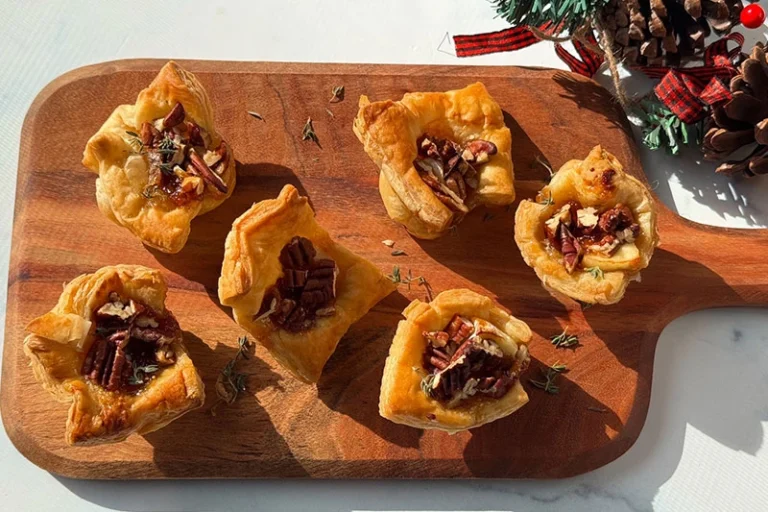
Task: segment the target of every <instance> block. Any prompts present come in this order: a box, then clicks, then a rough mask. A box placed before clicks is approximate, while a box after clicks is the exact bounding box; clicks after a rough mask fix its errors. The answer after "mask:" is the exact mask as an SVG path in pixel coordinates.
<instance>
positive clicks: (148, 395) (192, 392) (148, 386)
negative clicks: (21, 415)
mask: <svg viewBox="0 0 768 512" xmlns="http://www.w3.org/2000/svg"><path fill="white" fill-rule="evenodd" d="M166 289H167V288H166V285H165V281H164V280H163V277H162V275H161V274H160V272H158V271H157V270H152V269H149V268H146V267H140V266H132V265H117V266H114V267H104V268H101V269H99V270H98V271H96V272H94V273H93V274H84V275H81V276H79V277H77V278H75V279H74V280H72V282H70V283H69V284H67V285H66V286H65V287H64V292H63V293H62V294H61V297H59V302H58V303H57V304H56V306H55V307H54V308H53V309H52V310H51V311H50V312H48V313H46V314H44V315H43V316H41V317H39V318H36V319H34V320H32V321H31V322H30V323H29V325H28V326H27V331H28V332H29V333H30V334H29V335H28V336H27V338H26V339H25V340H24V353H25V354H26V355H27V357H29V360H30V363H31V366H32V369H33V370H34V373H35V377H36V378H37V380H38V381H40V382H41V383H42V385H43V387H44V388H45V389H47V390H48V391H50V392H51V393H52V394H53V395H54V396H55V397H56V398H58V399H59V400H60V401H62V402H72V405H71V407H70V409H69V417H68V419H67V427H66V441H67V443H68V444H70V445H88V444H99V443H111V442H117V441H122V440H124V439H125V438H126V437H128V436H129V435H130V434H133V433H136V434H146V433H148V432H152V431H154V430H157V429H159V428H162V427H164V426H165V425H167V424H168V423H170V422H172V421H173V420H175V419H176V418H178V417H180V416H181V415H183V414H184V413H186V412H188V411H190V410H192V409H195V408H196V407H199V406H201V405H202V404H203V401H204V399H205V393H204V391H203V382H202V381H201V380H200V377H199V376H198V374H197V371H196V370H195V367H194V365H193V364H192V360H191V359H190V357H189V355H188V354H187V351H186V349H185V348H184V344H183V342H182V333H181V330H180V328H179V324H178V322H177V321H176V319H175V318H174V316H173V314H172V313H171V312H170V311H168V310H167V309H166V308H165V295H166Z"/></svg>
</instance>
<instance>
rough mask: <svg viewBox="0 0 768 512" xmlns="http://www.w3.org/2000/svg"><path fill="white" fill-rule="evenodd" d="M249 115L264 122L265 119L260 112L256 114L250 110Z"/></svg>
mask: <svg viewBox="0 0 768 512" xmlns="http://www.w3.org/2000/svg"><path fill="white" fill-rule="evenodd" d="M248 115H250V116H251V117H255V118H256V119H258V120H259V121H264V117H263V116H262V115H261V114H259V113H258V112H254V111H253V110H249V111H248Z"/></svg>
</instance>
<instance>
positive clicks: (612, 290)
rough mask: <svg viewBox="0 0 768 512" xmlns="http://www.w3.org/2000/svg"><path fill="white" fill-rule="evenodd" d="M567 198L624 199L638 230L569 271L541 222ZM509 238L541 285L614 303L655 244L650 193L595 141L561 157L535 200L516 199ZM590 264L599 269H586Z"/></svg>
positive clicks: (603, 205)
mask: <svg viewBox="0 0 768 512" xmlns="http://www.w3.org/2000/svg"><path fill="white" fill-rule="evenodd" d="M570 200H575V201H578V202H580V203H581V204H582V205H584V206H585V207H586V206H592V207H595V208H596V209H598V210H601V209H607V208H612V207H614V206H615V205H617V204H619V203H621V204H623V205H626V206H627V207H629V209H630V210H631V211H632V214H633V215H634V218H635V222H637V224H639V226H640V235H639V236H638V237H637V238H636V239H635V240H634V242H633V243H631V244H625V245H623V246H622V247H621V248H620V249H619V250H618V251H616V253H615V254H613V255H612V256H611V257H610V258H599V259H598V258H595V257H594V256H590V255H587V256H585V257H584V261H583V262H582V268H577V269H576V270H575V271H574V272H573V273H571V274H569V273H568V272H567V271H566V269H565V267H564V266H563V262H562V255H561V254H560V253H559V252H557V251H555V250H553V249H551V248H548V247H547V244H546V235H545V233H544V223H545V222H546V221H547V219H550V218H551V217H552V216H553V215H555V213H556V212H557V211H558V210H559V208H560V207H561V205H563V204H564V203H566V202H567V201H570ZM515 241H516V242H517V246H518V247H519V248H520V252H521V253H522V255H523V259H524V260H525V262H526V264H528V266H530V267H532V268H533V269H534V270H535V272H536V275H537V276H538V277H539V279H541V282H542V283H543V285H544V286H545V287H546V288H548V289H551V290H555V291H557V292H560V293H563V294H565V295H567V296H568V297H571V298H572V299H576V300H579V301H581V302H585V303H589V304H595V303H596V304H614V303H616V302H618V301H620V300H621V298H622V297H623V296H624V292H625V291H626V289H627V286H628V285H629V283H630V282H631V281H632V280H636V279H638V276H639V273H640V271H641V270H642V269H644V268H646V267H647V266H648V264H649V262H650V260H651V256H652V255H653V250H654V248H655V247H656V246H657V245H658V244H659V236H658V232H657V229H656V211H655V209H654V204H653V198H652V197H651V193H650V192H649V191H648V189H647V188H646V187H645V185H643V183H642V182H640V181H639V180H638V179H636V178H634V177H633V176H630V175H629V174H627V173H625V172H624V168H623V167H622V165H621V163H619V161H618V160H617V159H616V157H615V156H613V155H612V154H611V153H609V152H607V151H605V150H604V149H603V148H602V147H601V146H596V147H595V148H593V149H592V151H591V152H590V153H589V155H588V156H587V158H586V159H584V160H571V161H569V162H566V163H565V165H563V166H562V167H561V168H560V170H559V171H558V172H557V173H556V174H555V175H554V177H553V178H552V180H551V181H550V183H549V185H547V186H545V187H544V188H543V189H541V191H540V192H539V193H538V196H537V198H536V201H535V202H534V201H530V200H523V201H521V202H520V205H519V206H518V208H517V213H516V214H515ZM595 267H596V268H599V269H600V270H601V272H600V273H596V272H592V273H591V272H589V271H587V270H586V269H588V268H595Z"/></svg>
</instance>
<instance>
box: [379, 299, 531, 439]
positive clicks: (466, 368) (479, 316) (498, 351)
mask: <svg viewBox="0 0 768 512" xmlns="http://www.w3.org/2000/svg"><path fill="white" fill-rule="evenodd" d="M403 316H404V317H405V320H401V321H400V323H399V324H398V326H397V332H396V333H395V337H394V339H393V340H392V346H391V347H390V350H389V356H388V357H387V362H386V365H385V367H384V376H383V377H382V381H381V395H380V398H379V413H380V414H381V416H383V417H384V418H387V419H389V420H391V421H393V422H395V423H400V424H403V425H409V426H411V427H416V428H424V429H438V430H443V431H446V432H449V433H456V432H460V431H463V430H467V429H471V428H475V427H479V426H480V425H484V424H486V423H490V422H492V421H495V420H497V419H499V418H503V417H505V416H507V415H509V414H512V413H513V412H515V411H516V410H517V409H519V408H520V407H522V406H523V405H525V404H526V403H527V402H528V394H527V393H526V392H525V389H523V386H522V384H521V382H520V375H521V373H522V372H523V371H524V370H525V369H526V367H527V366H528V363H529V360H530V357H529V355H528V343H529V342H530V340H531V330H530V329H529V328H528V326H527V325H526V324H525V322H522V321H521V320H518V319H517V318H515V317H513V316H512V315H510V314H509V313H507V312H506V311H504V310H503V309H502V308H500V307H499V306H498V305H496V304H495V303H494V302H493V301H492V300H491V299H490V298H488V297H485V296H483V295H480V294H478V293H475V292H473V291H470V290H464V289H458V290H448V291H445V292H442V293H440V294H439V295H438V296H437V297H435V298H434V300H432V302H430V303H424V302H422V301H420V300H414V301H413V302H411V304H410V305H408V307H406V308H405V310H404V311H403Z"/></svg>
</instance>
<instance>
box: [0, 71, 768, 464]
mask: <svg viewBox="0 0 768 512" xmlns="http://www.w3.org/2000/svg"><path fill="white" fill-rule="evenodd" d="M162 64H163V62H161V61H157V60H133V61H119V62H112V63H106V64H99V65H95V66H90V67H87V68H82V69H78V70H76V71H73V72H71V73H68V74H66V75H64V76H62V77H60V78H58V79H57V80H55V81H54V82H53V83H51V84H50V85H49V86H48V87H46V88H45V89H44V90H43V91H42V92H41V93H40V95H39V96H38V97H37V99H36V100H35V102H34V104H33V105H32V107H31V108H30V110H29V114H28V115H27V119H26V121H25V124H24V129H23V132H22V137H21V156H20V163H19V175H18V185H17V196H16V210H15V221H14V230H13V250H12V254H11V264H10V271H9V278H8V280H9V284H8V311H7V323H6V331H5V351H4V357H3V373H2V393H1V395H0V398H1V399H2V402H1V403H2V417H3V422H4V424H5V428H6V429H7V431H8V434H9V436H10V438H11V440H12V441H13V443H14V444H15V445H16V446H17V447H18V449H19V450H20V451H21V452H22V453H23V454H24V455H25V456H26V457H28V458H29V459H30V460H32V461H33V462H35V463H36V464H38V465H39V466H41V467H43V468H45V469H47V470H49V471H52V472H54V473H58V474H61V475H66V476H70V477H79V478H197V477H202V478H212V477H217V478H219V477H321V478H341V477H352V478H360V477H377V478H417V477H418V478H434V477H521V478H522V477H525V478H552V477H566V476H571V475H576V474H579V473H583V472H586V471H589V470H592V469H595V468H597V467H600V466H602V465H604V464H606V463H608V462H610V461H612V460H614V459H615V458H617V457H619V456H620V455H621V454H622V453H624V452H625V451H626V450H627V449H628V448H629V447H630V446H631V445H632V443H633V442H634V441H635V440H636V439H637V437H638V435H639V433H640V430H641V428H642V426H643V422H644V421H645V416H646V412H647V410H648V401H649V397H650V390H651V380H652V375H651V373H652V369H653V357H654V352H655V348H656V341H657V339H658V336H659V333H660V331H661V330H662V329H663V328H664V326H665V325H666V324H667V323H668V322H669V321H671V320H672V319H674V318H676V317H678V316H680V315H682V314H684V313H687V312H689V311H693V310H696V309H701V308H707V307H717V306H736V305H747V304H749V305H756V304H760V305H764V304H766V303H768V258H767V257H766V254H768V233H766V231H765V230H760V231H740V230H730V229H718V228H712V227H706V226H701V225H698V224H695V223H692V222H688V221H686V220H683V219H682V218H680V217H678V216H677V215H675V214H673V213H671V212H670V211H669V210H668V209H667V208H665V207H664V205H663V204H661V203H659V204H658V208H659V212H660V218H659V226H660V233H661V240H662V246H661V247H660V248H659V249H658V250H657V251H656V253H655V255H654V257H653V261H652V262H651V266H650V268H648V269H647V270H646V271H644V272H643V275H642V282H641V283H633V284H632V285H631V286H630V288H629V290H628V293H627V295H626V297H625V298H624V300H623V301H622V302H621V303H619V304H618V305H614V306H610V307H594V308H591V309H588V310H586V311H582V310H581V308H580V306H579V305H578V304H576V303H574V302H572V301H563V302H560V301H558V300H556V299H555V298H553V297H552V296H550V294H549V293H547V292H546V291H544V289H543V288H542V287H541V285H540V284H539V281H538V279H537V278H536V276H535V275H534V272H533V270H531V269H530V268H528V267H527V266H526V265H525V264H524V263H523V260H522V257H521V256H520V253H519V251H518V249H517V247H516V245H515V243H514V240H513V218H514V207H513V208H510V209H508V210H505V209H501V210H496V211H486V210H482V209H480V210H478V211H475V212H474V213H472V214H471V215H469V216H468V217H467V218H466V219H465V221H464V222H463V223H462V224H461V225H460V226H459V228H458V230H457V232H456V233H455V234H454V235H452V236H446V237H444V238H442V239H440V240H436V241H428V242H427V241H419V240H415V239H413V238H411V237H410V236H408V235H407V234H406V233H405V231H404V230H403V229H402V228H401V227H400V226H398V225H397V224H395V223H394V222H393V221H391V220H390V219H389V218H388V217H387V215H386V212H385V210H384V207H383V205H382V203H381V200H380V198H379V195H378V192H377V174H376V167H375V165H374V164H373V163H372V162H371V161H370V160H369V158H368V157H367V156H366V154H365V153H364V152H363V149H362V147H361V145H360V144H359V143H358V141H357V140H356V139H355V136H354V135H353V133H352V128H351V125H352V119H353V117H354V115H355V114H356V112H357V98H358V96H359V95H360V94H367V95H369V96H370V97H371V98H372V99H374V100H376V99H385V98H392V99H397V98H400V97H401V96H402V94H403V93H405V92H407V91H429V90H436V91H442V90H447V89H454V88H460V87H463V86H465V85H467V84H468V83H470V82H473V81H475V80H481V81H482V82H483V83H485V85H486V86H487V87H488V90H489V91H490V93H491V94H492V95H493V97H494V98H496V100H497V101H498V102H499V104H500V105H501V106H502V108H503V109H504V110H505V112H506V113H507V116H506V118H507V123H508V125H509V127H510V128H511V130H512V141H513V149H512V153H513V158H514V163H515V174H516V178H517V180H516V188H517V191H518V196H519V197H520V198H528V197H532V196H533V195H534V194H535V192H536V191H537V190H538V189H539V188H541V187H542V186H543V178H544V177H545V176H546V175H547V172H546V171H545V170H544V169H543V168H541V167H540V166H537V165H535V164H534V159H535V157H536V156H537V155H541V156H542V157H543V158H545V159H546V160H548V161H549V162H551V164H552V165H553V166H554V167H555V168H558V167H559V166H560V165H561V164H563V163H564V162H565V161H567V160H569V159H571V158H583V157H585V156H586V155H587V153H588V151H589V150H590V148H592V147H593V146H594V145H596V144H598V143H601V144H603V145H604V146H605V148H606V149H608V150H609V151H611V152H613V153H614V154H616V156H617V157H618V158H619V160H620V161H622V162H623V163H624V165H625V166H626V168H627V169H628V170H629V172H631V173H632V174H634V175H635V176H637V177H639V178H640V179H645V178H644V176H643V171H642V169H641V166H640V162H639V160H638V155H637V150H636V147H635V145H634V143H633V141H632V138H631V135H628V133H629V130H628V125H627V123H626V120H625V118H624V116H623V115H622V112H621V111H620V109H619V108H618V107H617V106H616V105H615V104H614V103H613V102H612V101H611V97H610V95H609V94H608V93H607V92H606V91H605V90H604V89H602V88H601V87H600V86H598V85H597V84H595V83H594V82H592V81H589V80H586V79H584V78H581V77H579V76H576V75H572V74H568V73H564V72H560V71H554V70H547V69H527V68H513V67H485V68H479V67H427V66H382V65H316V64H276V63H241V62H198V61H192V62H183V63H182V65H184V66H185V67H187V68H188V69H190V70H191V71H193V72H195V73H196V74H197V75H198V76H199V77H200V79H201V81H202V82H203V83H204V85H205V86H206V88H207V89H208V92H209V94H210V96H211V98H212V100H213V103H214V107H215V111H216V120H217V126H218V128H219V130H220V131H221V133H222V134H223V136H224V137H225V138H226V140H228V141H229V142H230V144H231V145H232V146H233V147H234V150H235V153H236V156H237V160H238V169H237V170H238V184H237V188H236V190H235V192H234V195H233V196H232V198H231V199H229V200H228V201H227V202H225V203H224V204H223V205H222V206H221V207H219V208H218V209H217V210H215V211H213V212H211V213H209V214H207V215H205V216H203V217H200V218H198V219H196V220H195V221H194V223H193V226H192V235H191V237H190V239H189V242H188V244H187V246H186V248H185V249H184V250H183V251H182V252H180V253H179V254H176V255H166V254H162V253H159V252H156V251H153V250H148V249H147V248H145V247H144V246H143V245H142V244H141V243H139V241H138V240H137V239H135V238H134V237H133V236H131V235H130V234H129V233H128V231H126V230H124V229H122V228H119V227H117V226H115V225H114V224H112V223H111V222H109V221H108V220H107V219H106V218H104V217H103V216H102V215H101V214H100V213H99V210H98V208H97V206H96V201H95V197H94V180H95V175H93V174H91V173H89V172H86V170H85V169H84V168H83V167H82V165H81V164H80V159H81V153H82V150H83V147H84V145H85V142H86V140H87V139H88V137H89V136H90V135H92V134H93V133H94V132H95V131H96V130H97V129H98V127H99V126H100V125H101V123H102V122H103V121H104V120H105V119H106V118H107V116H108V115H109V113H110V112H111V111H112V109H113V108H114V107H115V106H116V105H118V104H120V103H132V102H133V101H134V100H135V98H136V94H137V93H138V92H139V90H141V89H142V88H143V87H144V86H146V85H147V84H148V83H149V82H150V81H151V80H152V78H153V76H154V75H155V73H156V72H157V71H158V70H159V69H160V67H161V65H162ZM342 84H343V85H344V86H345V87H346V99H345V100H344V101H343V102H342V103H339V104H333V105H329V103H328V99H329V98H330V91H331V88H332V87H333V86H336V85H342ZM326 109H329V110H331V112H332V113H333V117H331V116H330V115H329V114H328V113H327V112H326ZM246 110H255V111H257V112H260V113H261V114H262V115H263V116H264V119H265V121H264V122H261V121H258V120H256V119H254V118H252V117H250V116H248V115H247V114H246ZM309 116H311V117H312V119H313V120H314V126H315V130H316V132H317V135H318V137H319V140H320V145H321V146H322V147H318V146H316V145H315V144H313V143H311V142H308V141H302V140H301V132H302V127H303V125H304V123H305V121H306V120H307V117H309ZM286 183H293V184H294V185H296V186H297V187H298V188H299V189H300V190H302V191H304V192H305V193H307V194H308V195H309V196H310V197H311V200H312V204H313V205H314V208H315V210H316V212H317V216H318V218H319V221H320V223H321V224H322V225H324V226H325V227H326V228H327V229H328V231H329V232H330V233H331V234H332V236H333V237H334V238H335V239H336V240H338V241H339V242H341V243H343V244H344V245H346V246H347V247H349V248H350V249H352V250H353V251H356V252H357V253H359V254H361V255H363V256H364V257H366V258H368V259H369V260H371V261H373V262H374V263H375V264H376V265H378V266H379V267H380V268H381V269H382V270H383V271H384V272H387V273H390V272H391V271H392V267H393V265H399V266H400V268H401V269H402V270H401V271H402V272H403V273H405V272H406V271H407V270H408V269H411V270H412V272H413V274H414V275H420V276H425V277H426V278H427V279H428V280H429V282H430V283H431V285H432V287H433V288H434V290H435V292H439V291H441V290H445V289H449V288H455V287H468V288H471V289H474V290H477V291H479V292H481V293H486V294H489V295H491V296H494V297H497V299H498V302H499V303H500V304H502V305H503V306H505V307H506V308H509V309H510V310H511V311H512V313H513V314H514V315H516V316H518V317H519V318H521V319H522V320H524V321H526V322H527V323H528V324H529V325H530V326H531V328H532V330H533V331H534V333H535V334H534V336H535V337H534V340H533V342H532V344H531V352H532V356H533V364H532V367H531V368H530V370H529V371H528V375H527V376H528V377H538V374H539V372H540V369H541V368H543V366H544V365H546V364H552V363H554V362H555V361H560V362H563V363H566V364H567V365H568V367H569V368H570V369H571V370H570V372H569V373H567V374H566V375H564V376H562V377H561V379H560V394H559V395H548V394H545V393H544V392H543V391H541V390H538V389H534V388H533V387H532V386H530V385H528V384H527V385H526V387H527V388H528V392H529V394H530V397H531V401H530V403H529V404H528V405H526V406H525V407H523V408H522V409H521V410H520V411H519V412H517V413H516V414H513V415H511V416H509V417H507V418H505V419H502V420H500V421H497V422H495V423H492V424H490V425H486V426H484V427H481V428H478V429H475V430H473V431H471V432H465V433H461V434H457V435H454V436H450V435H447V434H444V433H442V432H435V431H421V430H417V429H413V428H409V427H405V426H401V425H396V424H394V423H390V422H389V421H387V420H384V419H382V418H381V417H379V414H378V406H377V404H378V396H379V383H380V379H381V374H382V369H383V365H384V360H385V357H386V355H387V351H388V348H389V344H390V340H391V339H392V336H393V333H394V330H395V326H396V324H397V322H398V320H399V318H400V316H399V315H400V312H401V311H402V309H403V308H404V307H405V306H406V305H407V304H408V302H409V301H410V300H412V299H414V298H422V297H424V291H423V289H421V288H419V287H413V288H412V289H411V290H408V289H407V288H406V287H404V286H403V287H401V289H400V291H399V293H394V294H392V295H391V296H390V297H388V298H387V299H385V300H384V301H382V302H381V303H380V304H379V305H378V306H377V307H375V308H374V309H373V310H372V311H371V312H370V313H369V314H368V315H366V316H365V317H364V318H363V319H362V320H361V321H360V322H358V323H357V324H355V325H354V326H353V327H352V328H351V329H350V331H349V332H348V333H347V335H346V336H345V337H344V338H343V339H342V340H341V343H340V344H339V347H338V349H337V351H336V353H335V354H334V356H333V357H332V358H331V359H330V361H329V362H328V364H327V366H326V368H325V372H324V374H323V377H322V379H321V381H320V382H319V383H318V385H317V386H316V387H315V386H308V385H304V384H301V383H300V382H297V381H296V380H294V379H293V378H291V377H290V376H289V375H288V374H287V372H285V371H284V370H283V369H282V368H280V366H278V365H277V364H276V363H275V362H274V360H273V359H272V358H271V357H270V356H269V354H268V353H267V352H266V351H265V350H264V349H262V348H261V347H259V348H257V350H256V357H255V358H253V359H251V360H250V361H249V362H246V364H242V365H241V367H242V369H243V371H244V372H245V373H247V374H248V392H247V393H246V394H245V395H244V396H242V397H241V398H240V399H239V400H238V401H237V402H236V403H235V404H234V405H232V406H229V407H227V406H224V407H220V408H219V409H218V414H217V415H216V416H213V415H212V414H211V413H210V407H211V405H212V404H213V403H214V401H215V400H216V394H215V392H214V383H215V381H216V377H217V375H218V373H219V371H220V370H221V368H222V367H223V366H224V365H225V364H226V363H227V361H229V360H230V358H231V357H232V356H233V354H234V352H235V347H236V339H237V337H238V336H239V335H242V334H244V332H243V331H242V330H241V329H240V328H239V327H238V326H237V325H236V324H235V323H234V322H233V321H232V319H231V316H230V311H229V310H228V309H227V308H222V307H221V306H220V305H219V304H218V300H217V291H216V286H217V279H218V276H219V270H220V264H221V259H222V254H223V244H224V238H225V236H226V234H227V232H228V231H229V228H230V225H231V223H232V221H233V220H234V219H235V218H236V217H237V216H238V215H240V214H241V213H242V212H243V211H244V210H245V209H247V208H248V207H249V206H250V205H251V203H253V202H254V201H260V200H262V199H266V198H272V197H275V196H276V195H277V193H278V191H279V190H280V189H281V187H282V186H283V185H284V184H286ZM515 207H516V205H515ZM385 239H392V240H395V241H396V242H397V245H396V248H398V249H403V250H405V251H406V253H407V256H398V257H393V256H391V254H390V251H391V250H390V249H388V248H387V247H385V246H384V245H382V243H381V241H382V240H385ZM118 263H134V264H142V265H147V266H150V267H156V268H159V269H161V270H162V271H163V273H164V274H165V276H166V277H167V280H168V282H169V284H170V288H171V289H170V293H169V297H168V306H169V308H170V309H171V310H172V311H173V312H174V313H175V314H176V316H177V318H178V319H179V321H180V323H181V325H182V328H183V329H184V330H185V340H186V343H187V347H188V348H189V350H190V352H191V354H192V357H193V359H194V361H195V364H196V365H197V367H198V369H199V371H200V373H201V375H202V377H203V380H204V381H205V384H206V389H207V391H208V399H207V401H206V404H205V406H204V407H203V408H202V409H199V410H197V411H194V412H191V413H189V414H187V415H186V416H184V417H182V418H181V419H179V420H177V421H176V422H174V423H172V424H171V425H169V426H168V427H166V428H164V429H162V430H160V431H158V432H155V433H152V434H149V435H147V436H145V437H139V436H133V437H132V438H130V439H129V440H128V441H127V442H124V443H121V444H116V445H108V446H101V447H95V448H71V447H67V446H66V445H65V443H64V424H65V422H66V417H67V409H68V406H67V405H64V404H60V403H58V402H56V401H54V399H53V398H52V397H51V396H49V395H48V393H46V392H45V391H43V389H42V388H41V387H40V386H39V385H38V384H37V383H36V382H35V380H34V378H33V375H32V371H31V370H30V369H29V367H28V365H27V361H26V359H25V357H24V355H23V352H22V340H23V339H24V326H25V325H26V323H27V322H28V321H29V320H31V319H32V318H34V317H36V316H38V315H40V314H42V313H44V312H46V311H48V310H49V309H50V308H51V307H52V306H53V304H54V303H55V302H56V300H57V298H58V296H59V293H60V292H61V286H62V283H63V282H65V281H69V280H71V279H72V278H74V277H75V276H77V275H79V274H82V273H86V272H92V271H94V270H96V269H97V268H99V267H101V266H104V265H114V264H118ZM565 326H568V329H569V332H571V333H573V334H577V335H578V336H579V339H580V341H581V346H579V347H578V348H577V349H575V350H563V349H559V350H556V349H555V348H553V347H552V345H550V343H548V341H547V338H548V337H549V336H552V335H554V334H558V333H560V332H561V331H562V330H563V328H564V327H565ZM526 380H527V379H526ZM602 409H604V412H600V410H602Z"/></svg>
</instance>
